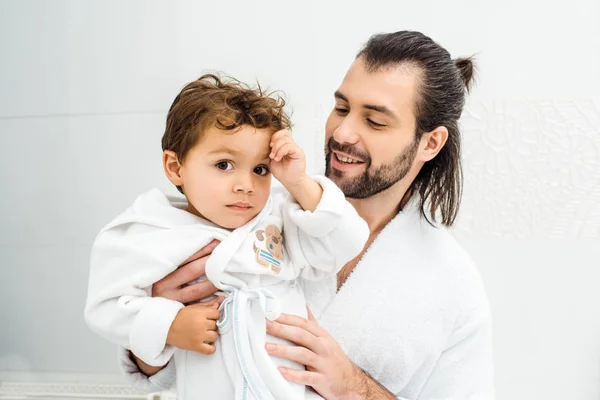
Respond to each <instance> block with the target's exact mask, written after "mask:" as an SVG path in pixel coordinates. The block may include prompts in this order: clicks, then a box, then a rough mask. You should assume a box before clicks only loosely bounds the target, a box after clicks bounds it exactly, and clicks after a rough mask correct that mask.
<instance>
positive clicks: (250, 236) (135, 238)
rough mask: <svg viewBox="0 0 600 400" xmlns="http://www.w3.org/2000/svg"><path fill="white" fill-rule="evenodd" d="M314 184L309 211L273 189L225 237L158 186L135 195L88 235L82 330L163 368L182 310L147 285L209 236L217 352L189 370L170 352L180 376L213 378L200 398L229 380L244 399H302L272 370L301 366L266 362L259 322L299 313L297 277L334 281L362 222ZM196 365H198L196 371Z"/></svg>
mask: <svg viewBox="0 0 600 400" xmlns="http://www.w3.org/2000/svg"><path fill="white" fill-rule="evenodd" d="M315 179H316V180H317V182H319V184H320V185H321V186H322V187H323V196H322V198H321V201H320V202H319V204H318V206H317V208H316V210H315V211H314V212H307V211H304V210H302V209H301V208H300V206H299V205H298V204H297V203H295V202H294V201H293V199H292V198H291V197H290V196H289V194H287V192H285V190H283V188H282V187H281V186H278V187H274V188H273V190H272V195H271V197H270V198H269V201H268V203H267V205H266V206H265V208H264V209H263V210H261V212H260V213H259V214H258V215H257V216H256V217H255V218H254V219H253V220H252V221H250V222H248V223H247V224H246V225H244V226H242V227H240V228H237V229H235V230H233V231H231V232H230V231H228V230H226V229H222V228H220V227H218V226H215V225H214V224H212V223H210V222H208V221H205V220H203V219H202V218H199V217H196V216H194V215H192V214H190V213H188V212H187V211H185V210H184V208H185V203H184V202H182V200H175V199H169V198H167V197H166V196H165V195H164V194H163V193H161V192H160V191H158V190H152V191H150V192H147V193H145V194H143V195H141V196H140V197H139V198H138V199H137V200H136V201H135V203H134V204H133V206H132V207H130V208H129V209H128V210H127V211H126V212H125V213H123V214H122V215H120V216H119V217H117V218H116V219H115V220H114V221H112V222H111V223H110V224H108V225H107V226H106V227H105V228H104V229H103V230H102V231H101V232H100V234H99V235H98V237H97V238H96V241H95V243H94V246H93V248H92V255H91V272H90V280H89V290H88V301H87V305H86V310H85V317H86V321H87V323H88V325H89V326H90V327H91V328H92V330H94V331H95V332H97V333H98V334H100V335H102V336H104V337H106V338H107V339H109V340H111V341H113V342H114V343H117V344H119V345H121V346H124V347H125V348H128V349H131V350H132V351H133V352H134V353H135V354H136V355H137V356H138V357H139V358H141V359H142V360H144V361H145V362H146V363H148V364H150V365H164V364H165V363H166V362H167V361H168V360H169V359H171V357H172V356H173V355H174V354H175V352H176V349H175V348H173V347H172V346H168V345H165V342H166V337H167V334H168V331H169V328H170V326H171V323H172V322H173V320H174V318H175V316H176V315H177V312H178V311H179V310H180V309H181V308H182V307H183V305H182V304H180V303H178V302H175V301H171V300H167V299H163V298H152V297H150V291H151V286H152V284H153V283H154V282H156V281H158V280H160V279H161V278H163V277H164V276H166V275H167V274H169V273H170V272H172V271H173V270H175V268H176V267H177V266H178V265H180V264H181V263H182V262H183V261H184V260H185V259H187V258H188V257H189V256H190V255H192V254H193V253H194V252H195V251H197V250H198V249H200V248H202V247H203V246H205V245H206V244H207V243H209V242H210V241H211V240H213V239H218V240H220V241H221V243H220V244H219V245H218V246H217V247H216V248H215V250H214V251H213V254H212V255H211V257H210V258H209V261H208V262H207V266H206V273H207V276H208V278H209V279H210V280H211V282H213V283H214V284H215V286H217V287H218V288H219V289H221V290H222V291H224V292H225V293H226V294H228V295H229V297H228V299H227V300H226V301H225V302H224V303H223V304H222V306H221V314H222V315H221V320H220V321H219V331H220V333H221V339H222V340H221V341H220V342H219V343H217V346H218V347H219V349H220V352H219V356H218V357H212V358H211V360H210V361H207V360H205V361H202V363H196V364H193V365H191V366H190V363H189V359H191V358H193V357H192V356H188V355H187V354H178V355H177V356H176V358H175V359H176V360H180V362H179V363H178V374H179V375H180V376H182V377H185V378H186V379H194V378H192V377H191V375H188V372H186V371H187V370H189V371H193V373H194V374H195V376H198V375H200V376H202V375H206V374H207V373H212V374H214V375H215V379H212V380H211V381H210V382H211V384H210V385H209V384H205V385H204V387H203V393H204V394H205V395H206V394H207V393H209V394H210V393H214V395H215V396H216V395H217V394H219V395H221V394H222V390H223V389H222V388H221V386H225V387H229V386H233V385H232V384H231V382H233V384H234V385H236V386H237V387H239V388H241V389H239V390H238V393H239V398H244V399H245V398H251V396H252V395H253V396H255V397H256V398H262V399H265V400H268V399H272V398H273V397H272V396H273V395H274V394H277V398H286V399H290V400H292V399H303V398H304V391H305V388H304V386H301V385H292V384H290V383H288V382H286V381H285V380H284V379H283V377H281V374H279V373H278V371H277V369H276V367H277V366H280V365H285V366H287V367H291V368H302V366H301V365H298V364H296V363H290V362H287V361H286V360H281V359H275V358H271V357H270V356H268V354H267V353H266V351H265V350H264V342H265V322H264V320H265V317H267V318H270V319H276V318H277V317H278V316H279V314H280V313H281V312H282V311H283V312H286V313H290V314H297V315H301V316H306V301H305V298H304V293H303V291H302V288H301V287H300V286H298V285H297V278H298V277H303V278H305V279H320V278H323V277H326V276H328V275H333V276H334V275H335V273H336V272H337V271H338V270H339V269H340V268H341V267H343V265H344V264H345V263H346V262H347V261H349V260H350V259H352V258H353V257H355V256H356V255H357V254H358V253H359V252H360V251H361V250H362V247H363V245H364V243H365V241H366V240H367V237H368V227H367V225H366V223H365V222H364V221H363V220H362V219H361V218H360V217H359V216H358V214H357V213H356V211H355V210H354V208H353V207H352V206H351V205H350V204H349V203H348V202H346V200H345V198H344V195H343V194H342V192H341V191H340V190H339V188H337V186H336V185H335V184H333V183H332V182H331V181H329V180H328V179H326V178H323V177H316V178H315ZM225 317H226V318H225ZM268 340H269V341H279V339H276V338H271V337H269V338H268ZM215 358H216V359H219V358H223V361H221V362H219V361H218V360H215ZM201 364H202V365H203V366H204V367H202V368H199V367H200V365H201ZM188 366H189V367H188ZM217 378H218V379H217ZM228 383H229V384H228ZM217 386H219V387H218V388H217ZM212 387H215V389H214V391H213V392H211V389H210V388H212ZM227 390H231V389H229V388H228V389H227ZM182 392H183V389H181V388H180V398H186V397H185V396H184V395H182V394H181V393H182ZM192 393H193V391H192ZM194 396H195V395H194ZM188 398H193V396H192V394H190V396H189V397H188ZM213 398H215V397H213Z"/></svg>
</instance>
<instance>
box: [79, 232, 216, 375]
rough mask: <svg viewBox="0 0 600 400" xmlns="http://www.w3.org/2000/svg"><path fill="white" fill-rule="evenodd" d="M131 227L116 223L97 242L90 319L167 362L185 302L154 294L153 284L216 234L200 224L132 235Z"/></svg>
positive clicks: (119, 340)
mask: <svg viewBox="0 0 600 400" xmlns="http://www.w3.org/2000/svg"><path fill="white" fill-rule="evenodd" d="M131 225H132V224H131V223H121V224H113V226H112V227H109V228H108V229H106V228H105V229H104V230H103V231H102V232H101V233H100V234H99V235H98V237H97V238H96V241H95V242H94V245H93V247H92V252H91V258H90V276H89V285H88V297H87V302H86V307H85V312H84V315H85V320H86V323H87V324H88V326H89V327H90V329H92V331H94V332H95V333H97V334H99V335H100V336H102V337H104V338H105V339H108V340H109V341H111V342H113V343H115V344H118V345H119V346H122V347H125V348H126V349H130V350H131V351H133V353H134V354H135V355H136V356H138V357H139V358H140V359H142V360H143V361H144V362H146V363H147V364H149V365H152V366H161V365H165V364H166V363H167V361H168V360H169V359H170V358H171V356H172V355H173V353H174V351H175V349H174V348H173V346H170V345H166V339H167V334H168V332H169V329H170V327H171V324H172V322H173V320H174V319H175V316H176V315H177V313H178V312H179V310H180V309H181V308H183V304H181V303H179V302H177V301H173V300H168V299H165V298H162V297H151V291H152V285H153V284H154V283H155V282H157V281H159V280H160V279H162V278H163V277H165V276H166V275H168V274H169V273H170V272H172V271H173V270H175V269H176V268H177V266H178V265H180V264H181V262H183V261H184V260H185V259H187V258H188V257H189V256H190V255H192V254H193V253H194V252H195V251H197V250H198V249H200V248H202V247H203V246H204V245H206V244H207V243H208V242H210V240H212V238H213V236H211V235H210V234H209V233H208V232H205V231H203V230H201V229H197V228H195V227H181V228H174V229H159V228H156V227H152V229H148V230H147V231H144V229H141V232H137V234H135V235H131V234H128V233H129V232H127V231H128V230H131V227H132V226H131ZM138 225H140V224H138ZM142 227H143V225H142Z"/></svg>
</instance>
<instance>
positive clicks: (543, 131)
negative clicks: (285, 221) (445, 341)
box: [0, 0, 600, 400]
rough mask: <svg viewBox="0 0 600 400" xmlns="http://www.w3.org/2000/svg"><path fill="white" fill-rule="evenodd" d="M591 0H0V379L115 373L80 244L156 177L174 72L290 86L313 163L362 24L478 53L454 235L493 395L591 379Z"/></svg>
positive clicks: (589, 393) (599, 202)
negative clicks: (490, 348) (470, 272)
mask: <svg viewBox="0 0 600 400" xmlns="http://www.w3.org/2000/svg"><path fill="white" fill-rule="evenodd" d="M599 26H600V2H599V1H598V0H570V1H544V0H528V1H516V0H502V1H500V0H495V1H475V0H473V1H466V0H461V1H452V2H449V1H444V0H437V1H419V2H417V1H410V2H408V1H406V2H402V1H375V0H369V1H360V2H358V1H357V2H348V1H328V2H325V1H316V0H313V1H295V2H283V1H261V2H256V1H239V2H225V1H221V2H216V1H215V2H200V1H187V2H183V1H180V2H174V1H169V2H166V1H163V2H159V1H127V2H122V1H75V0H73V1H17V0H14V1H10V0H9V1H4V0H0V151H1V152H0V187H1V189H2V196H1V197H0V266H1V269H0V381H1V380H5V381H6V380H13V381H14V380H24V381H44V380H45V381H56V380H63V381H83V382H119V381H120V378H119V377H118V375H117V374H118V370H117V366H116V359H115V350H114V348H113V347H112V346H111V345H109V344H107V343H105V342H104V341H103V340H102V339H100V338H99V337H96V336H95V335H93V334H92V333H91V332H90V331H89V330H88V329H87V327H86V325H85V324H84V322H83V306H84V300H85V292H86V285H87V276H88V255H89V249H90V245H91V243H92V241H93V239H94V236H95V234H96V233H97V232H98V230H99V229H100V228H101V227H102V226H103V225H104V224H106V223H107V222H108V221H109V220H110V219H111V218H112V217H114V216H115V215H116V214H118V213H119V212H121V211H122V210H123V209H124V208H125V207H126V206H128V205H129V204H130V203H131V202H132V200H133V199H134V198H135V196H136V195H137V194H139V193H140V192H142V191H144V190H147V189H149V188H151V187H156V186H158V187H160V188H162V189H165V190H169V191H171V190H172V188H170V186H169V184H168V182H167V180H166V179H165V178H164V176H163V173H162V168H161V164H160V154H161V150H160V138H161V136H162V132H163V129H164V121H165V115H166V111H167V109H168V107H169V105H170V103H171V101H172V99H173V98H174V96H175V95H176V94H177V93H178V91H179V89H180V88H181V87H182V86H183V85H184V84H185V83H186V82H188V81H190V80H193V79H195V78H197V77H198V76H200V75H201V74H202V73H203V72H207V71H212V70H222V71H225V72H226V73H227V74H230V75H233V76H235V77H237V78H239V79H241V80H245V81H249V82H253V81H255V80H256V79H258V80H259V81H260V82H261V84H262V85H263V86H267V87H269V88H271V89H280V90H283V91H284V92H285V93H286V94H287V99H288V101H289V104H290V110H291V111H293V122H294V124H295V127H294V134H295V137H296V139H297V141H298V142H299V143H300V144H301V145H302V146H303V147H304V149H305V150H306V152H307V154H308V157H309V163H310V169H311V171H312V172H316V171H319V170H321V168H322V159H323V157H322V147H323V133H324V130H323V128H324V122H325V118H326V116H327V114H328V112H329V110H330V109H331V107H332V105H333V95H332V93H333V91H334V90H335V89H336V87H337V85H338V84H339V83H340V81H341V79H342V78H343V75H344V73H345V71H346V69H347V68H348V66H349V65H350V63H351V62H352V60H353V57H354V55H355V53H356V52H357V51H358V50H359V48H360V46H361V45H362V44H363V43H364V42H365V41H366V40H367V39H368V37H369V36H370V35H371V34H373V33H377V32H390V31H396V30H402V29H413V30H420V31H422V32H424V33H426V34H428V35H430V36H431V37H433V38H434V39H435V40H437V41H438V42H439V43H441V44H442V45H443V46H444V47H446V48H447V49H448V50H449V51H450V52H451V54H452V55H453V56H462V55H472V54H477V58H478V65H479V79H478V85H477V87H476V89H475V90H474V92H473V94H472V96H471V97H470V100H469V103H468V107H467V110H466V111H465V114H464V117H463V120H462V124H463V128H464V132H463V133H464V168H465V178H466V182H465V193H464V201H463V205H462V213H461V218H460V220H459V222H458V224H457V227H456V229H455V234H456V236H457V237H458V238H459V239H460V241H461V242H462V243H463V245H464V246H465V247H466V248H467V250H468V251H469V252H470V253H471V255H472V256H473V258H474V259H475V260H476V261H477V263H478V266H479V268H480V271H481V273H482V276H483V278H484V281H485V285H486V288H487V290H488V294H489V298H490V301H491V304H492V308H493V314H494V322H495V332H494V346H495V353H496V358H495V360H496V386H497V398H498V399H501V400H531V399H546V400H554V399H555V400H558V399H566V398H568V399H570V400H579V399H598V398H600V291H599V290H598V283H599V282H600V270H599V267H600V261H599V260H600V165H599V164H600V97H599V93H600V28H599Z"/></svg>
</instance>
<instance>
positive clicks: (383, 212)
mask: <svg viewBox="0 0 600 400" xmlns="http://www.w3.org/2000/svg"><path fill="white" fill-rule="evenodd" d="M407 190H408V183H406V182H404V180H401V181H399V182H396V184H394V185H393V186H391V187H390V188H389V189H387V190H384V191H383V192H381V193H378V194H376V195H374V196H371V197H367V198H365V199H348V201H349V202H350V203H351V204H352V205H353V206H354V208H355V209H356V211H357V212H358V215H360V216H361V217H362V219H364V220H365V221H366V222H367V224H368V225H369V230H370V231H371V235H377V234H378V233H379V232H380V231H381V230H382V229H383V227H385V226H386V225H387V224H388V222H390V221H391V220H392V219H394V217H395V216H396V215H397V214H398V211H399V209H400V208H401V206H404V205H403V204H402V205H401V204H400V203H401V202H402V200H403V198H404V194H405V193H406V191H407Z"/></svg>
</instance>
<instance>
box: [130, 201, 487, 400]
mask: <svg viewBox="0 0 600 400" xmlns="http://www.w3.org/2000/svg"><path fill="white" fill-rule="evenodd" d="M336 284H337V282H336V279H335V277H329V278H325V279H322V280H320V281H314V282H307V281H305V282H304V287H305V295H306V299H307V301H308V304H309V306H310V308H311V311H312V312H313V313H314V314H315V317H316V318H317V320H318V321H319V323H320V324H321V326H322V327H323V328H325V329H326V330H327V331H328V332H329V333H330V334H331V335H332V336H333V337H334V338H335V339H336V340H337V341H338V342H339V344H340V345H341V347H342V348H343V349H344V351H345V353H346V354H347V355H348V356H349V357H350V359H351V360H352V361H353V362H354V363H355V364H356V365H358V366H359V367H361V368H363V369H364V370H365V371H367V372H369V374H371V375H372V376H373V377H374V378H375V379H376V380H377V381H379V382H380V383H381V384H382V385H384V386H385V387H386V388H387V389H388V390H390V391H391V392H392V393H394V394H395V395H396V396H397V397H398V398H399V399H409V400H417V399H418V400H442V399H444V400H491V399H493V397H494V393H493V392H494V390H493V379H492V376H493V365H492V342H491V317H490V308H489V304H488V301H487V298H486V294H485V291H484V288H483V284H482V281H481V278H480V276H479V274H478V272H477V269H476V267H475V265H474V264H473V262H472V261H471V259H470V258H469V256H468V255H467V254H466V253H465V252H464V251H463V249H462V248H461V247H460V246H459V245H458V243H457V242H456V240H454V238H453V237H452V236H451V235H450V234H449V233H448V231H447V230H446V229H444V228H442V227H438V228H435V227H432V226H430V225H429V224H428V223H427V222H426V221H425V220H424V219H423V218H422V217H421V216H420V215H419V209H418V207H416V201H411V204H410V205H409V206H408V207H406V208H405V209H404V210H403V211H401V212H400V213H399V214H398V215H397V216H396V217H395V218H394V219H393V220H392V221H391V222H390V223H389V224H388V225H387V226H386V227H385V228H384V229H383V230H382V232H381V233H380V234H379V236H378V237H377V238H376V239H375V241H374V242H373V244H372V245H371V246H370V247H369V249H368V250H367V252H366V254H365V255H364V256H363V257H362V259H361V260H360V262H359V263H358V265H357V266H356V269H355V270H354V272H353V273H352V274H351V275H350V277H349V278H348V280H347V281H346V282H345V283H344V285H343V286H342V287H341V289H340V290H339V292H337V291H336ZM120 359H121V365H122V367H123V369H124V371H125V372H126V376H127V378H128V379H129V380H130V381H131V382H132V383H133V384H134V385H135V386H137V387H139V388H141V389H144V390H150V391H152V390H156V391H158V390H165V389H166V388H169V387H170V386H171V385H173V383H174V381H175V375H176V368H175V364H174V363H172V362H171V363H169V364H168V365H167V366H166V367H165V368H164V369H163V370H161V371H160V372H158V373H157V374H156V375H154V376H152V377H151V378H148V377H146V376H145V375H143V374H141V373H140V372H139V370H138V369H137V367H136V365H135V364H134V363H133V362H132V361H131V360H130V358H129V355H128V353H127V352H125V351H123V349H121V352H120ZM178 367H179V366H177V368H178ZM205 382H206V380H205V378H203V377H202V378H201V377H197V378H196V379H194V378H190V379H189V380H188V381H186V382H182V381H181V379H178V380H177V386H178V387H179V385H181V384H185V385H187V386H188V388H192V389H191V390H192V391H194V390H195V393H197V394H198V396H201V390H202V385H203V384H204V383H205Z"/></svg>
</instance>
